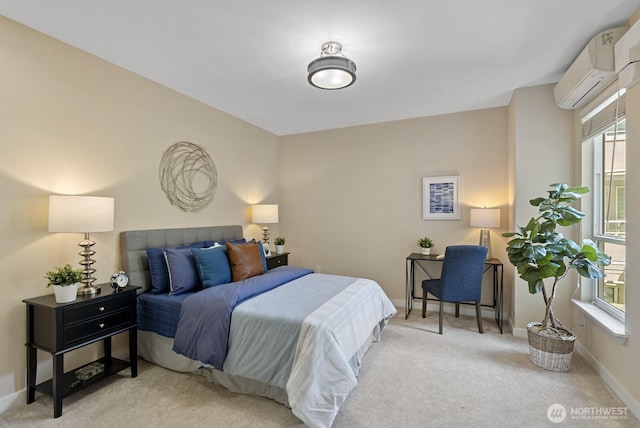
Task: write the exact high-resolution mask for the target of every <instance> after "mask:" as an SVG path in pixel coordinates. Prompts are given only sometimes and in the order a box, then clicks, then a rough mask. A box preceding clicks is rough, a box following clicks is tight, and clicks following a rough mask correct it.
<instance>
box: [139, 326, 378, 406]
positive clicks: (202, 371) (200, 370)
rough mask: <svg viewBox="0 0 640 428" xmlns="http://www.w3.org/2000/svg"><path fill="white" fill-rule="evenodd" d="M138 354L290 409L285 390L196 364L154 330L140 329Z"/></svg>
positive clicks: (354, 363) (374, 335) (357, 360)
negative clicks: (175, 349) (270, 400)
mask: <svg viewBox="0 0 640 428" xmlns="http://www.w3.org/2000/svg"><path fill="white" fill-rule="evenodd" d="M385 325H386V321H383V322H381V323H380V324H376V326H375V328H374V329H373V331H372V332H371V334H370V335H369V337H368V338H367V340H366V341H365V343H364V344H363V345H362V346H361V347H360V349H359V350H358V352H356V354H355V355H354V356H353V357H352V358H351V360H350V361H349V364H350V366H351V369H352V370H353V373H354V375H355V376H358V374H359V373H360V365H361V362H362V357H363V356H364V354H365V353H366V352H367V350H368V349H369V347H370V346H371V343H372V342H374V341H376V342H377V341H378V340H379V339H380V334H381V333H382V330H383V329H384V327H385ZM138 355H139V356H140V357H141V358H142V359H144V360H145V361H148V362H150V363H153V364H156V365H158V366H161V367H164V368H166V369H169V370H173V371H176V372H182V373H194V374H199V375H202V376H204V377H206V378H207V380H208V381H209V382H212V383H214V384H218V385H222V386H224V387H225V388H226V389H228V390H229V391H231V392H236V393H240V394H253V395H259V396H261V397H267V398H271V399H273V400H275V401H277V402H279V403H281V404H284V405H285V406H287V407H290V406H289V398H288V395H287V392H286V391H285V390H284V389H282V388H280V387H277V386H273V385H268V384H266V383H263V382H258V381H255V380H252V379H246V378H243V377H241V376H234V375H228V374H226V373H224V372H222V371H220V370H216V369H214V368H213V367H211V366H209V365H208V364H203V363H201V362H200V361H194V360H192V359H190V358H187V357H185V356H184V355H180V354H177V353H175V352H174V351H173V339H172V338H170V337H165V336H161V335H159V334H157V333H154V332H151V331H144V330H139V331H138Z"/></svg>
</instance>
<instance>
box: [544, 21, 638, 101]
mask: <svg viewBox="0 0 640 428" xmlns="http://www.w3.org/2000/svg"><path fill="white" fill-rule="evenodd" d="M627 29H628V27H618V28H612V29H609V30H605V31H603V32H601V33H598V34H597V35H596V36H595V37H594V38H592V39H591V40H590V41H589V43H588V44H587V46H585V48H584V49H583V50H582V52H580V55H578V57H577V58H576V60H575V61H574V62H573V64H571V66H570V67H569V69H568V70H567V72H566V73H565V74H564V76H562V79H560V81H559V82H558V84H557V85H556V87H555V88H554V91H553V93H554V96H555V99H556V103H557V104H558V107H562V108H566V109H577V108H581V107H583V106H584V105H585V104H587V103H588V102H589V101H591V100H592V99H593V98H594V97H595V96H596V95H598V94H599V93H600V92H602V91H603V90H604V89H605V88H606V87H607V86H609V84H611V82H613V81H614V80H615V78H616V72H615V64H614V45H615V44H616V43H617V42H618V40H620V38H621V37H622V35H623V34H624V33H625V32H626V31H627Z"/></svg>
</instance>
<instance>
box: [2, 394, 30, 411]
mask: <svg viewBox="0 0 640 428" xmlns="http://www.w3.org/2000/svg"><path fill="white" fill-rule="evenodd" d="M26 402H27V390H26V389H23V390H21V391H17V392H14V393H12V394H9V395H5V396H4V397H0V414H2V413H4V412H6V411H7V410H9V409H12V408H14V407H18V406H20V405H23V404H26Z"/></svg>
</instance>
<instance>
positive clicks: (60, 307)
mask: <svg viewBox="0 0 640 428" xmlns="http://www.w3.org/2000/svg"><path fill="white" fill-rule="evenodd" d="M139 288H140V287H135V286H128V287H126V288H124V289H122V290H119V291H115V290H113V289H112V288H111V286H110V285H109V284H103V285H102V287H101V289H102V291H101V293H100V294H96V295H92V296H78V298H77V299H76V300H75V301H73V302H69V303H56V299H55V297H54V295H53V294H49V295H47V296H42V297H36V298H33V299H26V300H23V302H24V303H26V305H27V344H26V345H27V404H30V403H33V402H34V401H35V394H36V391H39V392H41V393H43V394H46V395H49V396H51V397H53V417H55V418H57V417H59V416H60V415H62V399H63V398H65V397H68V396H70V395H72V394H74V393H76V392H78V391H80V390H82V389H84V388H86V387H87V386H89V385H93V384H94V383H96V382H98V381H99V380H101V379H105V378H107V377H109V376H111V375H113V374H115V373H117V372H119V371H120V370H123V369H125V368H127V367H131V377H136V376H137V375H138V360H137V354H138V346H137V340H138V339H137V330H136V327H137V320H136V318H137V317H136V290H138V289H139ZM127 330H128V331H129V360H130V361H129V362H127V361H123V360H119V359H117V358H112V357H111V337H112V336H114V335H116V334H118V333H123V332H125V331H127ZM99 340H102V341H103V342H104V357H103V358H100V359H98V360H96V361H94V362H92V363H89V364H86V365H84V366H82V367H78V368H77V369H75V370H71V371H70V372H68V373H65V372H64V354H65V353H66V352H69V351H72V350H74V349H77V348H80V347H83V346H85V345H89V344H90V343H94V342H97V341H99ZM38 349H40V350H42V351H45V352H48V353H50V354H51V357H52V358H53V379H50V380H48V381H46V382H43V383H41V384H38V385H36V372H37V367H38V361H37V350H38Z"/></svg>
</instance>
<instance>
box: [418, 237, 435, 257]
mask: <svg viewBox="0 0 640 428" xmlns="http://www.w3.org/2000/svg"><path fill="white" fill-rule="evenodd" d="M418 246H419V247H420V253H421V254H423V255H425V256H428V255H429V254H431V247H433V241H432V240H431V238H427V237H426V236H425V237H424V238H420V239H418Z"/></svg>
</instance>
